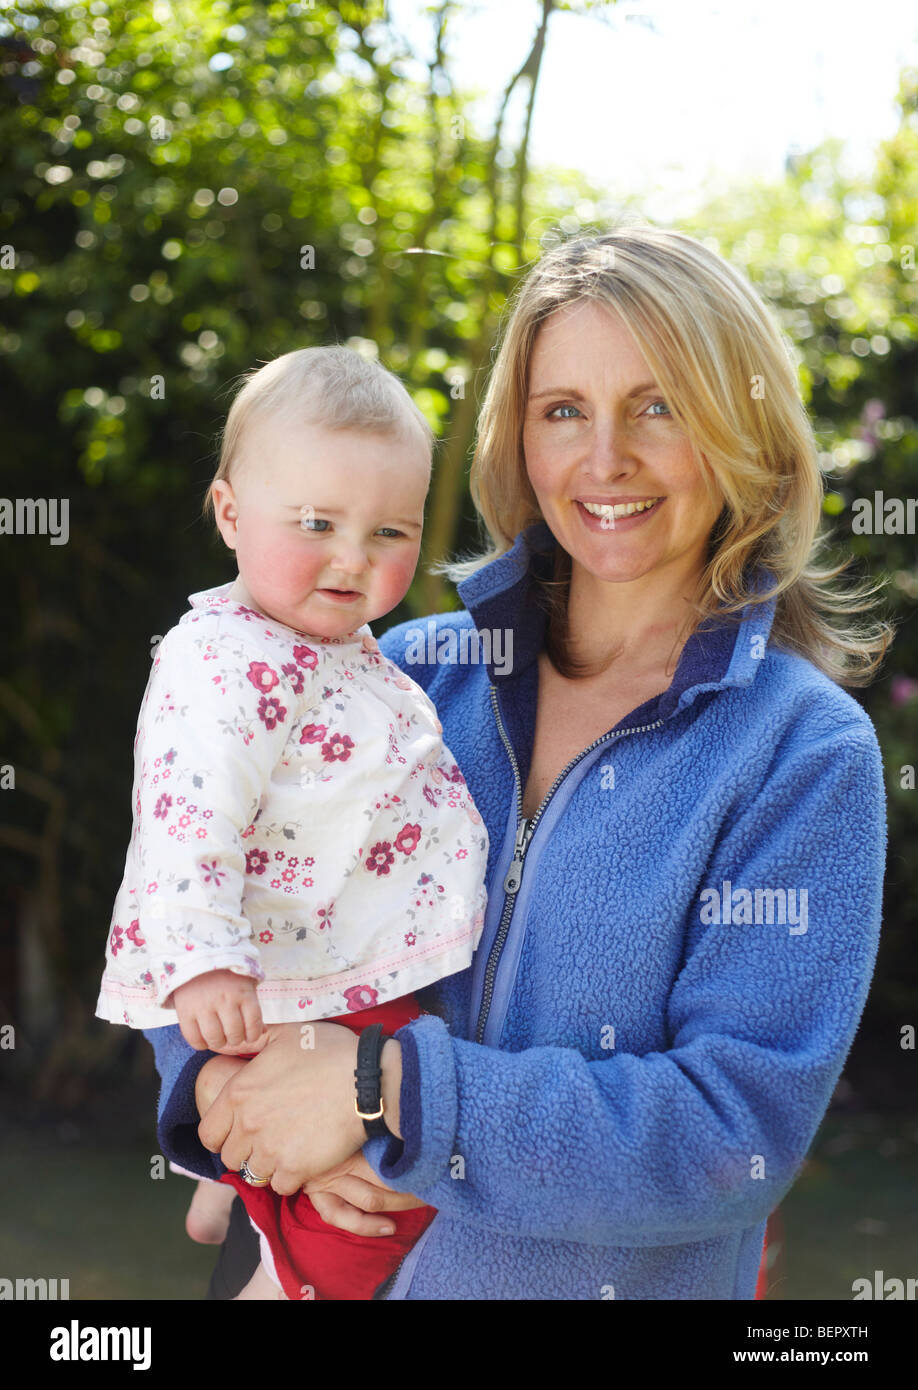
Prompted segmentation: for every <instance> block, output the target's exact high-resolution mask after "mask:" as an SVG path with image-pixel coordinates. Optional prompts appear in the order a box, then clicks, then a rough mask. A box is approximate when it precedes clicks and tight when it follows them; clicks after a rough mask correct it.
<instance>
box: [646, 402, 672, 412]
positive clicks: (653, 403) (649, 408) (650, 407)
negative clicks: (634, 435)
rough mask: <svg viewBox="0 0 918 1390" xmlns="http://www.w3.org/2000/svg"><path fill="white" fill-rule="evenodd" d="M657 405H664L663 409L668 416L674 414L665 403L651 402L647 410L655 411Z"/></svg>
mask: <svg viewBox="0 0 918 1390" xmlns="http://www.w3.org/2000/svg"><path fill="white" fill-rule="evenodd" d="M655 405H662V407H663V409H664V410H665V411H666V413H667V415H671V414H672V411H671V410H670V408H669V406H668V405H667V404H666V402H665V401H651V403H650V405H649V406H648V407H647V409H648V410H653V408H654V406H655Z"/></svg>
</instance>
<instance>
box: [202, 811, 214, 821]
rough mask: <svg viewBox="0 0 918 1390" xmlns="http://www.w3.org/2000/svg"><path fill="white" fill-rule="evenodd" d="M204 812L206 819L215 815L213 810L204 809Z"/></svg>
mask: <svg viewBox="0 0 918 1390" xmlns="http://www.w3.org/2000/svg"><path fill="white" fill-rule="evenodd" d="M202 814H203V816H204V819H205V820H210V818H211V816H212V815H213V811H204V812H202Z"/></svg>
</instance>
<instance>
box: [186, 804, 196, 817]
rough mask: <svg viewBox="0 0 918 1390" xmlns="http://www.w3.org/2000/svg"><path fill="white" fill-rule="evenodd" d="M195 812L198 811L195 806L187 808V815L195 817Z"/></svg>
mask: <svg viewBox="0 0 918 1390" xmlns="http://www.w3.org/2000/svg"><path fill="white" fill-rule="evenodd" d="M197 810H198V808H197V806H189V807H188V813H189V815H192V816H194V815H197Z"/></svg>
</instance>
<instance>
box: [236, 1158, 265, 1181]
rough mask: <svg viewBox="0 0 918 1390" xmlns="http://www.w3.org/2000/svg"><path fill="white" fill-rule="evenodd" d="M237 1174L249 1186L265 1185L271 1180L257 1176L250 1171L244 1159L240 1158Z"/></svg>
mask: <svg viewBox="0 0 918 1390" xmlns="http://www.w3.org/2000/svg"><path fill="white" fill-rule="evenodd" d="M239 1176H240V1177H241V1178H242V1180H243V1182H247V1183H248V1184H249V1187H267V1186H268V1184H269V1183H270V1181H271V1179H270V1178H259V1177H257V1176H256V1174H255V1173H253V1172H252V1170H251V1168H250V1167H249V1165H248V1163H247V1161H246V1160H245V1159H243V1160H242V1167H241V1168H240V1169H239Z"/></svg>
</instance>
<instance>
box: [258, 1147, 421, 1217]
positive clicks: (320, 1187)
mask: <svg viewBox="0 0 918 1390" xmlns="http://www.w3.org/2000/svg"><path fill="white" fill-rule="evenodd" d="M256 1172H257V1169H256ZM303 1191H304V1192H305V1193H306V1195H307V1196H308V1197H309V1199H310V1201H311V1202H312V1204H313V1206H314V1207H315V1209H316V1211H317V1212H318V1213H319V1215H320V1216H321V1218H322V1220H323V1221H327V1222H328V1224H329V1225H330V1226H339V1227H340V1228H341V1230H342V1231H351V1232H353V1234H354V1235H355V1236H388V1235H392V1234H393V1232H394V1230H395V1227H394V1226H393V1225H392V1224H391V1222H387V1221H386V1220H385V1218H383V1219H382V1220H380V1218H379V1216H374V1215H368V1213H373V1212H384V1211H409V1210H410V1209H411V1208H412V1207H423V1206H424V1203H423V1202H422V1201H419V1200H418V1198H417V1197H415V1196H413V1195H412V1194H411V1193H410V1192H396V1191H395V1189H394V1188H392V1187H387V1186H386V1184H385V1183H384V1182H383V1181H382V1180H381V1179H380V1178H378V1177H377V1176H376V1174H375V1173H374V1171H373V1169H372V1168H371V1167H370V1165H369V1163H367V1161H366V1159H365V1158H364V1156H363V1154H362V1153H356V1154H353V1155H352V1156H351V1157H350V1158H346V1159H345V1160H344V1162H343V1163H338V1164H336V1165H335V1167H334V1168H330V1169H329V1170H328V1172H327V1173H320V1174H319V1176H318V1177H315V1178H310V1180H309V1182H307V1183H305V1184H304V1185H303Z"/></svg>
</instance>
